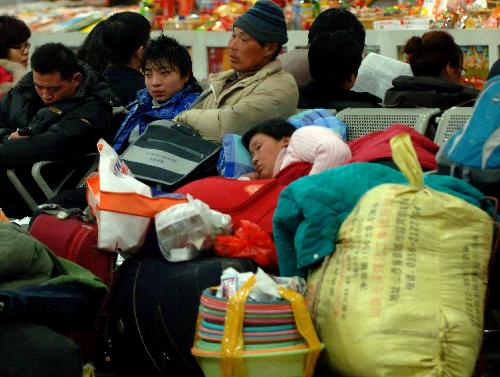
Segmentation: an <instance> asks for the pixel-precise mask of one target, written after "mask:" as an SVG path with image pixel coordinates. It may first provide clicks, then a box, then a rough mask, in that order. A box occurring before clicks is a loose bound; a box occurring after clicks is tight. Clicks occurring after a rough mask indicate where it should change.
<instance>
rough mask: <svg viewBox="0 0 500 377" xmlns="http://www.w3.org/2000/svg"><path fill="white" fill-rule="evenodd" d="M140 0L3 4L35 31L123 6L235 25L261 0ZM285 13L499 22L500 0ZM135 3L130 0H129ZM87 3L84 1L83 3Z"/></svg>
mask: <svg viewBox="0 0 500 377" xmlns="http://www.w3.org/2000/svg"><path fill="white" fill-rule="evenodd" d="M132 1H133V2H136V3H138V4H139V5H132V6H114V7H106V6H103V5H106V4H110V3H111V0H86V1H83V2H72V1H51V2H35V3H22V4H20V5H9V6H6V7H3V8H0V11H2V13H9V14H16V15H18V16H19V17H21V18H22V19H23V20H24V21H25V22H26V23H27V24H28V25H29V26H30V28H31V30H33V31H89V30H91V29H92V27H93V26H94V25H95V24H96V23H97V22H99V21H100V20H102V19H105V18H107V17H108V16H109V15H111V14H113V13H116V12H120V11H125V10H129V11H136V12H140V13H141V14H143V15H144V16H146V17H147V18H148V19H149V20H151V23H152V26H153V29H155V30H161V29H163V30H201V31H230V30H231V28H232V25H233V24H234V22H235V21H236V19H237V18H238V17H239V16H240V15H241V14H243V13H244V12H245V11H246V10H247V9H248V8H249V7H250V6H252V5H253V4H254V3H255V1H256V0H140V1H139V0H132ZM273 1H274V2H275V3H276V4H278V5H279V6H280V7H281V8H282V9H283V12H284V14H285V17H286V20H287V24H288V28H289V29H291V30H307V29H309V27H310V26H311V24H312V22H313V21H314V18H315V17H316V16H317V15H318V14H319V13H320V12H322V11H324V10H326V9H329V8H334V7H340V6H343V7H346V8H348V9H349V10H350V11H351V12H353V13H354V14H355V15H356V16H357V17H358V18H359V20H360V21H361V22H362V23H363V25H364V26H365V28H366V29H413V30H417V29H418V30H424V29H433V28H466V29H474V28H476V29H477V28H498V27H499V25H500V22H499V21H500V6H499V4H500V0H393V1H394V3H395V4H393V5H390V6H385V7H380V6H377V2H375V1H373V0H273ZM128 2H129V3H130V1H128ZM82 5H84V6H82Z"/></svg>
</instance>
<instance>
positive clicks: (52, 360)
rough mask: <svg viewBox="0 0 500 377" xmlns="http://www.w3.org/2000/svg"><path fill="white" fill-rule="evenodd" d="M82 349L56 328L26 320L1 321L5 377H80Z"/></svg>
mask: <svg viewBox="0 0 500 377" xmlns="http://www.w3.org/2000/svg"><path fill="white" fill-rule="evenodd" d="M82 368H83V358H82V353H81V349H80V347H79V346H78V345H76V344H75V343H73V342H72V341H71V339H69V338H68V337H66V336H64V335H61V334H59V333H57V332H55V331H54V330H52V329H50V328H48V327H46V326H43V325H38V324H35V323H30V322H25V321H9V322H5V323H0V375H1V376H2V377H21V376H22V377H81V376H82Z"/></svg>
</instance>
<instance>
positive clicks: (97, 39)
mask: <svg viewBox="0 0 500 377" xmlns="http://www.w3.org/2000/svg"><path fill="white" fill-rule="evenodd" d="M105 22H106V21H104V20H103V21H101V22H99V23H97V24H96V25H95V26H94V28H93V29H92V30H91V31H90V32H89V33H88V34H87V36H86V37H85V39H84V41H83V43H82V44H81V46H80V47H78V49H77V50H76V57H77V58H78V59H79V60H81V61H83V62H85V63H87V64H88V65H89V66H90V67H91V68H92V69H93V70H94V71H96V72H97V73H99V74H102V72H103V71H104V70H105V69H106V67H107V66H108V64H109V52H108V49H107V48H106V47H105V46H104V43H103V41H102V31H103V29H104V25H105Z"/></svg>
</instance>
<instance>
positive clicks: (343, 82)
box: [297, 30, 381, 111]
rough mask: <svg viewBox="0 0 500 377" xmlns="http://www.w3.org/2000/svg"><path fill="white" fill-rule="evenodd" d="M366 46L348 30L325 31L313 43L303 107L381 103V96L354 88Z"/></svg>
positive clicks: (301, 98) (301, 95)
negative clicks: (308, 79) (309, 80)
mask: <svg viewBox="0 0 500 377" xmlns="http://www.w3.org/2000/svg"><path fill="white" fill-rule="evenodd" d="M362 54H363V46H362V45H361V44H359V43H358V42H357V41H356V39H355V37H354V36H353V34H352V32H350V31H347V30H338V31H329V32H324V33H322V34H320V35H319V36H317V37H316V38H315V39H314V40H313V42H312V43H311V45H310V47H309V71H310V72H311V77H312V81H311V82H309V83H308V84H307V85H305V86H301V87H300V88H299V104H298V105H297V107H298V108H300V109H313V108H325V109H336V110H337V111H340V110H343V109H345V108H347V107H380V105H379V103H380V102H381V99H380V98H378V97H376V96H374V95H373V94H370V93H364V92H363V93H359V92H355V91H353V90H351V88H352V87H353V85H354V83H355V82H356V77H357V75H358V69H359V66H360V65H361V59H362Z"/></svg>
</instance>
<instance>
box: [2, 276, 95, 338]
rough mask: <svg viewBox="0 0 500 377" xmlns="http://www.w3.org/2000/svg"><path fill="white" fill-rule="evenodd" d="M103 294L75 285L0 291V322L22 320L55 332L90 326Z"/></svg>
mask: <svg viewBox="0 0 500 377" xmlns="http://www.w3.org/2000/svg"><path fill="white" fill-rule="evenodd" d="M102 298H103V297H99V296H96V295H95V293H91V292H89V291H88V289H86V288H85V287H83V286H80V285H77V284H69V283H67V284H42V285H39V286H34V287H25V288H19V289H15V290H0V323H4V322H8V321H13V320H23V321H30V322H33V323H38V324H42V325H46V326H49V327H51V328H53V329H55V330H57V331H74V330H81V329H88V328H92V327H93V326H94V324H95V319H96V316H97V312H98V310H99V308H100V305H101V301H102Z"/></svg>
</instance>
